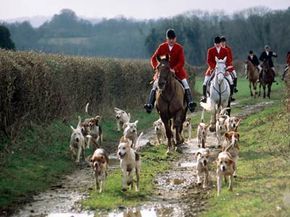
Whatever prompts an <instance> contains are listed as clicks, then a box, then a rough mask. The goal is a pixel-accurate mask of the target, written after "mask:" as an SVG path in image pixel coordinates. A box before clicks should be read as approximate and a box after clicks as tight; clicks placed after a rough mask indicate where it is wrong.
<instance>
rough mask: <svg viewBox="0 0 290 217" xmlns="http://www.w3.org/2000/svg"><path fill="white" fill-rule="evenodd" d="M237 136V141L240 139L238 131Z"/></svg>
mask: <svg viewBox="0 0 290 217" xmlns="http://www.w3.org/2000/svg"><path fill="white" fill-rule="evenodd" d="M237 137H238V141H240V134H239V133H237Z"/></svg>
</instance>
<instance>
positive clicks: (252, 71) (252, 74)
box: [245, 60, 259, 98]
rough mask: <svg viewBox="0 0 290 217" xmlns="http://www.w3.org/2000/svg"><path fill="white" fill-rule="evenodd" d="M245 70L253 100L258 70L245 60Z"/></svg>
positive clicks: (255, 92) (255, 93)
mask: <svg viewBox="0 0 290 217" xmlns="http://www.w3.org/2000/svg"><path fill="white" fill-rule="evenodd" d="M245 70H246V72H247V74H248V79H249V88H250V93H251V96H254V98H256V95H257V84H258V79H259V69H258V68H257V67H256V66H255V65H254V64H253V63H252V62H251V61H249V60H246V65H245ZM252 88H253V90H252Z"/></svg>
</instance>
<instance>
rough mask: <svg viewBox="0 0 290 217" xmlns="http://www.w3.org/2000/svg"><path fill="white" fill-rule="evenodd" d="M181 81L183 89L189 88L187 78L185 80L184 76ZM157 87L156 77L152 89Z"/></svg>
mask: <svg viewBox="0 0 290 217" xmlns="http://www.w3.org/2000/svg"><path fill="white" fill-rule="evenodd" d="M181 82H182V85H183V87H184V89H189V85H188V82H187V80H186V79H185V78H184V79H182V80H181ZM157 88H158V79H156V80H155V81H154V82H153V89H154V90H157Z"/></svg>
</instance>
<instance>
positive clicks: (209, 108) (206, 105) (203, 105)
mask: <svg viewBox="0 0 290 217" xmlns="http://www.w3.org/2000/svg"><path fill="white" fill-rule="evenodd" d="M200 106H201V107H202V108H204V109H205V110H206V111H212V110H213V106H212V104H211V102H210V100H208V99H207V101H206V103H204V102H200Z"/></svg>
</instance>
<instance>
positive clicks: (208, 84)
mask: <svg viewBox="0 0 290 217" xmlns="http://www.w3.org/2000/svg"><path fill="white" fill-rule="evenodd" d="M214 73H215V72H213V73H212V74H211V76H210V79H209V80H208V82H207V84H206V92H207V93H208V95H209V96H210V93H209V89H210V84H211V81H212V79H213V78H214ZM229 74H230V76H231V77H232V79H234V76H233V75H232V74H231V73H229ZM225 79H226V81H227V82H228V84H229V86H231V84H230V81H229V80H228V79H227V78H226V77H225Z"/></svg>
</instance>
